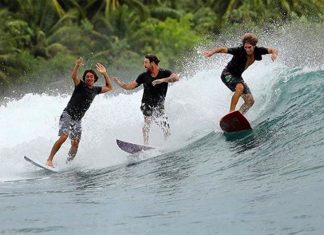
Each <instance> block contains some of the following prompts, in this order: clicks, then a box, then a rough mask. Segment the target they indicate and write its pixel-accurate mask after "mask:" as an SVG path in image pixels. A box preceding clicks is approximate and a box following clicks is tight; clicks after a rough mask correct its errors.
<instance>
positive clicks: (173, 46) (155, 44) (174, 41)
mask: <svg viewBox="0 0 324 235" xmlns="http://www.w3.org/2000/svg"><path fill="white" fill-rule="evenodd" d="M191 27H192V15H191V14H187V15H184V16H183V17H181V18H180V19H179V20H177V19H172V18H167V19H166V20H165V21H158V20H154V19H151V18H149V19H148V20H146V21H144V22H143V23H142V24H141V33H140V34H139V37H140V39H141V41H140V44H141V46H140V47H141V48H142V49H141V52H142V54H147V53H153V54H157V55H159V57H160V58H161V59H162V61H163V63H164V65H165V66H168V67H169V66H171V67H173V66H174V63H176V62H177V60H178V59H179V57H181V56H182V55H183V54H184V53H186V52H188V51H189V50H191V49H192V48H193V47H194V46H195V45H196V44H197V43H198V42H199V40H200V36H199V35H198V34H197V33H196V32H194V31H193V30H192V29H191Z"/></svg>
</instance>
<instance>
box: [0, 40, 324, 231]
mask: <svg viewBox="0 0 324 235" xmlns="http://www.w3.org/2000/svg"><path fill="white" fill-rule="evenodd" d="M269 40H270V39H269ZM270 42H271V40H270ZM272 42H273V43H274V44H275V42H277V41H272ZM277 43H278V44H277V45H276V46H277V47H278V48H279V50H281V51H282V52H286V53H283V54H282V55H281V57H280V58H279V59H278V61H276V62H272V61H271V60H270V58H269V57H264V60H262V61H261V62H256V63H255V64H254V65H252V66H251V68H249V69H248V70H247V71H246V72H245V73H244V78H245V80H246V82H247V83H248V85H249V86H250V88H251V90H252V92H253V94H254V97H255V100H256V102H255V105H254V106H253V108H252V109H251V110H250V111H249V112H248V113H247V116H246V117H247V118H248V119H249V120H250V122H251V125H252V127H253V131H252V132H248V133H243V134H240V135H230V136H225V135H224V134H223V133H222V131H221V130H220V127H219V124H218V123H219V120H220V118H221V117H222V116H223V115H224V114H225V113H227V112H228V109H229V102H230V99H231V92H230V91H229V90H228V89H227V88H226V87H225V86H224V85H223V84H222V83H221V81H220V79H219V75H220V73H221V70H222V68H223V66H224V65H225V64H226V62H227V61H228V59H229V58H230V57H228V56H226V55H220V56H219V57H218V58H213V59H211V60H210V61H207V60H206V59H203V58H200V59H199V60H201V61H202V62H201V63H202V64H203V63H205V64H206V66H205V67H204V66H200V64H196V65H197V66H196V68H194V69H193V71H191V76H188V75H185V76H183V77H182V79H181V81H179V82H178V83H175V84H173V85H171V86H170V87H169V92H168V96H167V100H166V112H167V114H168V116H169V121H170V125H171V128H172V135H171V137H170V138H169V139H168V140H167V141H164V140H163V136H162V133H161V131H160V130H159V128H158V127H156V126H153V128H152V130H151V145H153V146H157V147H158V150H154V151H150V152H145V153H142V154H139V155H134V156H130V155H128V154H126V153H125V152H123V151H121V150H120V149H119V148H118V147H117V145H116V143H115V140H116V138H119V139H123V140H126V141H131V142H135V143H141V142H142V134H141V128H142V124H143V117H142V115H141V112H140V109H139V106H140V99H141V95H142V90H141V89H139V90H138V91H136V92H134V93H124V92H117V93H114V94H107V95H101V96H98V97H96V99H95V100H94V102H93V104H92V106H91V107H90V109H89V111H88V112H87V114H86V115H85V117H84V120H83V136H82V141H81V144H80V148H79V152H78V155H77V157H76V159H75V160H74V162H73V163H72V164H70V165H66V164H65V159H66V157H67V153H68V150H69V143H68V141H67V142H66V143H65V144H64V145H63V147H62V148H61V150H60V151H59V153H58V154H57V155H56V157H55V159H54V162H55V165H56V166H57V167H58V168H60V169H61V173H58V174H51V173H47V172H45V171H43V170H41V169H38V168H36V167H34V166H32V165H31V164H29V163H28V162H26V161H24V160H23V156H24V155H27V156H29V157H32V158H33V159H35V160H37V161H39V162H45V161H46V159H47V156H48V154H49V151H50V148H51V147H52V144H53V143H54V141H55V140H56V138H57V131H58V120H59V116H60V114H61V112H62V110H63V109H64V107H65V105H66V104H67V102H68V100H69V98H70V97H69V96H67V95H58V96H50V95H46V94H26V95H24V96H23V97H22V98H20V99H12V100H9V101H7V102H6V103H5V104H2V105H1V106H0V130H1V132H0V160H1V164H0V201H1V203H0V234H323V233H324V203H323V199H324V182H323V179H324V155H323V153H324V124H323V123H324V122H323V120H324V104H323V103H324V102H323V101H324V69H323V64H321V63H323V60H322V62H318V61H319V60H317V63H311V62H309V61H316V60H315V59H316V58H315V59H314V58H309V55H308V54H304V56H305V57H306V58H308V62H309V63H308V62H307V60H302V59H301V58H300V57H298V60H295V61H294V60H292V59H291V58H293V57H291V56H294V53H295V55H296V53H298V55H300V54H299V52H293V50H291V48H288V46H285V45H283V44H280V42H277ZM314 50H315V49H314ZM288 52H289V53H290V54H289V55H288ZM322 52H323V49H322ZM316 53H318V54H316ZM316 53H315V52H314V53H313V55H315V56H317V57H319V58H323V53H322V54H321V52H318V51H317V52H316ZM321 56H322V57H321ZM295 57H297V56H295ZM301 61H303V63H302V62H301Z"/></svg>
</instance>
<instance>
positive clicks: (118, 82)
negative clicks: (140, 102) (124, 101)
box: [112, 77, 124, 87]
mask: <svg viewBox="0 0 324 235" xmlns="http://www.w3.org/2000/svg"><path fill="white" fill-rule="evenodd" d="M112 79H113V80H114V82H116V83H117V84H118V86H120V87H123V84H124V83H123V82H121V81H120V80H119V79H118V78H117V77H113V78H112Z"/></svg>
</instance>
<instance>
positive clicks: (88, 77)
mask: <svg viewBox="0 0 324 235" xmlns="http://www.w3.org/2000/svg"><path fill="white" fill-rule="evenodd" d="M94 80H95V76H94V74H93V73H90V72H88V73H86V75H85V77H84V82H85V84H86V85H87V86H93V84H94Z"/></svg>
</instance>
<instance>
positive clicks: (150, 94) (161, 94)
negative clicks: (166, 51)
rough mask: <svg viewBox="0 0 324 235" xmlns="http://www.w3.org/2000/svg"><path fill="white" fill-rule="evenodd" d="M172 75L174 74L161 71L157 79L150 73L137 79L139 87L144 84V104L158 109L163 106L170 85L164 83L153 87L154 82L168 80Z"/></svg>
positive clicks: (145, 73)
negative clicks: (162, 79) (160, 105)
mask: <svg viewBox="0 0 324 235" xmlns="http://www.w3.org/2000/svg"><path fill="white" fill-rule="evenodd" d="M171 74H172V72H171V71H169V70H166V69H159V73H158V75H157V76H156V77H152V76H151V75H150V74H149V73H148V72H144V73H142V74H140V75H139V76H138V77H137V79H136V83H137V84H138V85H141V84H143V86H144V92H143V97H142V103H145V104H148V105H150V106H153V107H156V106H158V105H159V104H163V103H164V100H165V96H166V93H167V91H168V83H167V82H163V83H161V84H158V85H155V86H153V85H152V82H153V81H154V80H157V79H161V78H167V77H169V76H170V75H171Z"/></svg>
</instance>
